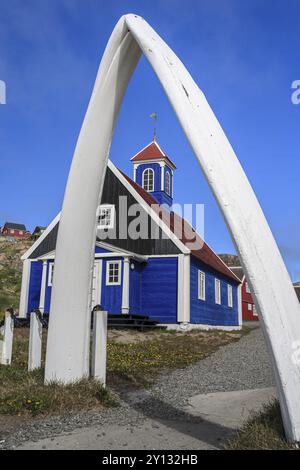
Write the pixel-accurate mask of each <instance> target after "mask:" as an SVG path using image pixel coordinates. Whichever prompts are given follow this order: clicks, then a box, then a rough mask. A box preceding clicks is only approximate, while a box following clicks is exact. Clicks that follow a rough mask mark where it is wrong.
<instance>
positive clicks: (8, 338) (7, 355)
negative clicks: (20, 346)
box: [1, 310, 14, 366]
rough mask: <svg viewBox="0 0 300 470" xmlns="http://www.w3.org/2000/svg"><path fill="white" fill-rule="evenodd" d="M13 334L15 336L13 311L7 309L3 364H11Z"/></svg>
mask: <svg viewBox="0 0 300 470" xmlns="http://www.w3.org/2000/svg"><path fill="white" fill-rule="evenodd" d="M13 336H14V320H13V312H12V311H11V310H6V312H5V322H4V338H3V346H2V357H1V364H2V365H4V366H10V365H11V358H12V347H13Z"/></svg>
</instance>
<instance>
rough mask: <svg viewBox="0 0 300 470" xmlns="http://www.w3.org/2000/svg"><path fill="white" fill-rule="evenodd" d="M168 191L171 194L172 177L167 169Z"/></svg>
mask: <svg viewBox="0 0 300 470" xmlns="http://www.w3.org/2000/svg"><path fill="white" fill-rule="evenodd" d="M165 189H166V193H167V194H168V195H169V196H171V177H170V173H169V172H168V171H167V172H166V187H165Z"/></svg>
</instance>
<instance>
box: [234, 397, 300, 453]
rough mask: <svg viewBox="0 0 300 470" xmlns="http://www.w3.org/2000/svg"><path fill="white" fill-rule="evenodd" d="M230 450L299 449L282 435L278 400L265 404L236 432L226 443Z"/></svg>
mask: <svg viewBox="0 0 300 470" xmlns="http://www.w3.org/2000/svg"><path fill="white" fill-rule="evenodd" d="M227 449H230V450H264V449H265V450H296V449H297V450H299V445H298V444H289V443H288V442H287V441H286V439H285V437H284V430H283V424H282V419H281V414H280V408H279V403H278V401H277V400H276V401H274V402H272V403H270V404H268V405H266V406H265V407H264V408H263V410H262V411H261V412H260V413H257V414H255V415H254V416H253V417H252V418H251V419H250V420H249V421H248V422H247V423H246V424H245V425H244V426H243V428H242V429H241V430H240V431H238V432H237V434H236V435H235V436H234V437H233V439H231V441H230V442H229V443H228V445H227Z"/></svg>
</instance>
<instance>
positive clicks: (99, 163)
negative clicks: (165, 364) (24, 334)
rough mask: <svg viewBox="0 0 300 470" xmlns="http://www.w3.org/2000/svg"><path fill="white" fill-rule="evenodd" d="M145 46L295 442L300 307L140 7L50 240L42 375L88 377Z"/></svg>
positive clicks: (209, 124) (200, 104)
mask: <svg viewBox="0 0 300 470" xmlns="http://www.w3.org/2000/svg"><path fill="white" fill-rule="evenodd" d="M141 53H143V54H144V55H145V56H146V58H147V59H148V61H149V63H150V64H151V66H152V68H153V70H154V71H155V73H156V75H157V77H158V79H159V80H160V82H161V84H162V86H163V88H164V90H165V92H166V94H167V96H168V98H169V101H170V103H171V105H172V107H173V109H174V112H175V114H176V115H177V118H178V120H179V122H180V124H181V126H182V128H183V131H184V133H185V134H186V137H187V139H188V141H189V143H190V145H191V147H192V149H193V152H194V154H195V157H196V159H197V161H198V162H199V165H200V167H201V169H202V171H203V173H204V175H205V177H206V179H207V181H208V183H209V185H210V187H211V189H212V191H213V194H214V196H215V199H216V200H217V202H218V205H219V207H220V209H221V211H222V214H223V216H224V219H225V221H226V224H227V226H228V229H229V231H230V234H231V237H232V239H233V242H234V244H235V246H236V249H237V252H238V254H239V256H240V259H241V262H242V265H243V268H244V271H245V274H246V278H247V281H248V282H249V284H250V286H251V290H252V292H253V296H254V301H255V305H256V308H257V311H258V314H259V318H260V320H261V325H262V328H263V332H264V336H265V339H266V343H267V346H268V350H269V354H270V357H271V361H272V365H273V370H274V375H275V380H276V386H277V392H278V397H279V401H280V406H281V412H282V417H283V422H284V427H285V431H286V435H287V437H288V439H289V440H291V441H297V440H298V441H300V400H299V397H300V365H299V363H300V361H299V360H297V358H298V356H299V357H300V354H299V355H298V356H297V354H296V353H297V351H295V347H297V345H299V341H300V307H299V303H298V300H297V297H296V295H295V292H294V289H293V286H292V283H291V280H290V277H289V275H288V272H287V270H286V267H285V264H284V262H283V260H282V257H281V255H280V253H279V250H278V247H277V245H276V242H275V240H274V237H273V235H272V232H271V230H270V228H269V225H268V223H267V221H266V219H265V216H264V214H263V211H262V209H261V207H260V205H259V203H258V201H257V198H256V196H255V193H254V191H253V189H252V187H251V185H250V183H249V181H248V179H247V177H246V175H245V173H244V171H243V169H242V167H241V165H240V163H239V160H238V159H237V157H236V155H235V153H234V150H233V149H232V147H231V145H230V143H229V141H228V139H227V138H226V136H225V134H224V132H223V130H222V128H221V126H220V124H219V122H218V120H217V118H216V117H215V115H214V113H213V111H212V110H211V108H210V106H209V104H208V102H207V100H206V98H205V96H204V94H203V92H202V91H201V90H200V89H199V87H198V86H197V84H196V83H195V82H194V80H193V79H192V77H191V76H190V74H189V73H188V71H187V70H186V69H185V67H184V65H183V64H182V63H181V61H180V60H179V59H178V57H177V56H176V55H175V54H174V52H173V51H172V50H171V49H170V48H169V47H168V45H167V44H166V43H165V42H164V41H163V40H162V39H161V38H160V36H159V35H158V34H157V33H156V32H155V31H154V30H153V29H152V28H151V27H150V25H149V24H148V23H147V22H146V21H145V20H144V19H143V18H141V17H139V16H137V15H132V14H130V15H125V16H122V17H121V18H120V20H119V21H118V23H117V25H116V26H115V29H114V31H113V33H112V35H111V37H110V39H109V42H108V44H107V47H106V49H105V52H104V55H103V57H102V60H101V64H100V67H99V71H98V74H97V78H96V82H95V85H94V89H93V92H92V96H91V99H90V102H89V106H88V110H87V113H86V116H85V119H84V122H83V125H82V128H81V131H80V135H79V138H78V141H77V145H76V148H75V152H74V156H73V161H72V165H71V169H70V173H69V177H68V182H67V186H66V191H65V196H64V201H63V207H62V213H61V219H60V225H59V231H58V238H57V245H56V260H55V270H54V278H53V288H52V299H51V310H50V322H49V332H48V342H47V354H46V367H45V382H46V383H48V382H49V381H51V380H53V379H56V380H60V381H62V382H64V383H70V382H73V381H75V380H78V379H81V378H82V377H85V376H88V375H89V335H90V299H89V297H90V296H89V293H90V286H91V279H92V270H93V262H94V246H95V237H96V220H95V213H96V209H97V206H98V203H99V198H100V195H101V194H102V188H103V182H104V178H105V173H106V167H107V160H108V155H109V150H110V145H111V141H112V137H113V133H114V128H115V124H116V120H117V116H118V113H119V110H120V106H121V103H122V100H123V96H124V94H125V91H126V88H127V85H128V82H129V80H130V78H131V75H132V74H133V72H134V70H135V68H136V65H137V63H138V61H139V59H140V56H141ZM295 345H296V346H295ZM245 367H247V364H245Z"/></svg>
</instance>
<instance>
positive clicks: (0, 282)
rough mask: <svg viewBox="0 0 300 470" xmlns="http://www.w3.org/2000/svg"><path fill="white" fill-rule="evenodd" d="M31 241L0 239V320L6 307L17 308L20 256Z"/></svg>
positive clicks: (20, 267)
mask: <svg viewBox="0 0 300 470" xmlns="http://www.w3.org/2000/svg"><path fill="white" fill-rule="evenodd" d="M32 243H33V242H32V241H31V240H16V241H14V242H11V241H5V240H1V239H0V320H1V318H2V317H3V316H4V312H5V309H7V308H8V307H13V308H15V309H16V308H18V303H19V298H20V289H21V278H22V261H21V256H22V255H23V254H24V253H25V251H26V250H27V249H28V248H29V247H30V246H31V245H32Z"/></svg>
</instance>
